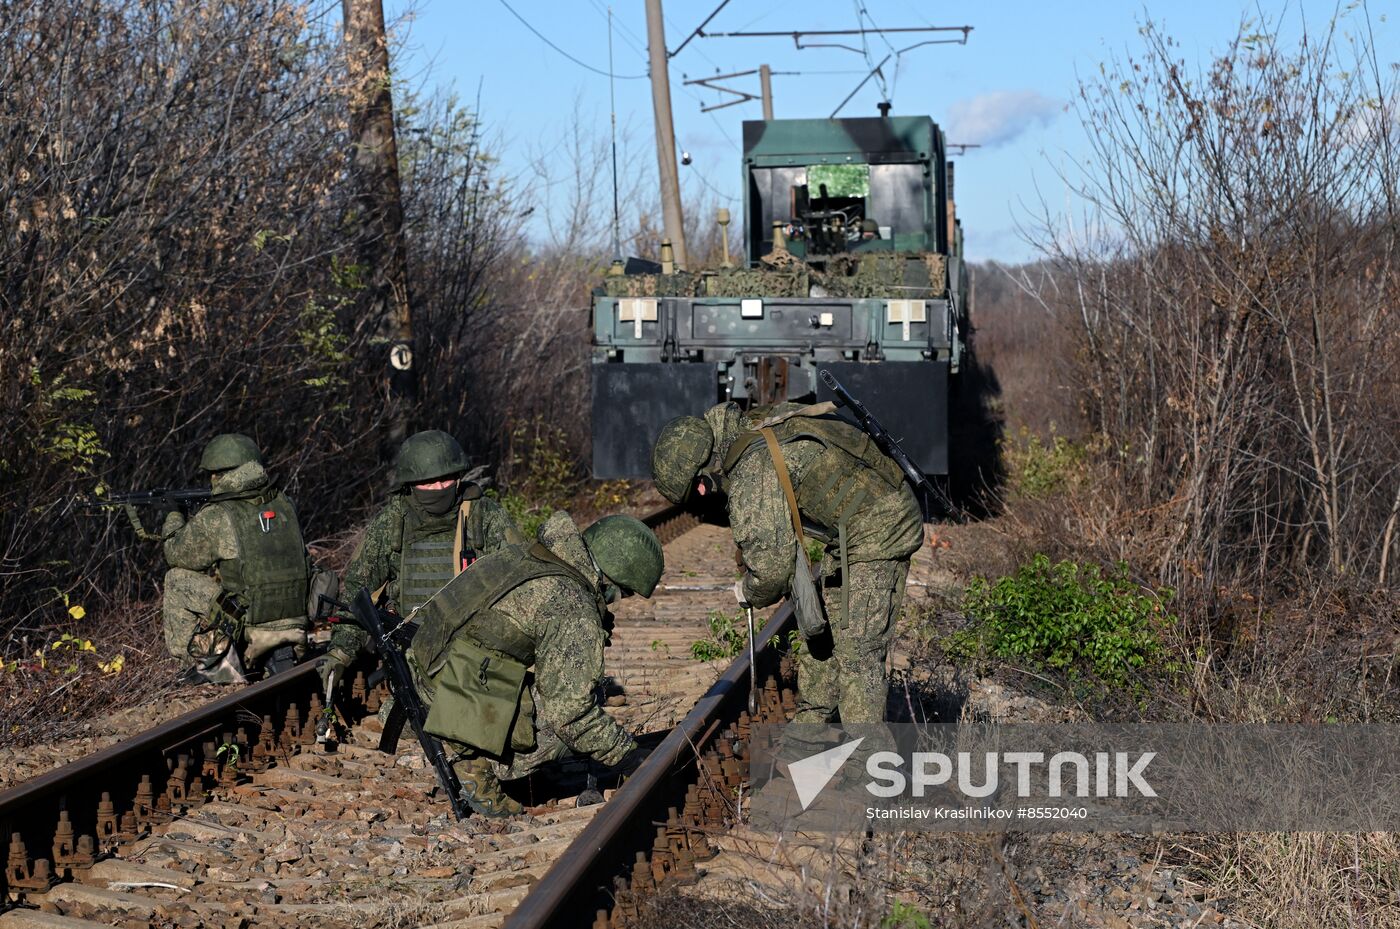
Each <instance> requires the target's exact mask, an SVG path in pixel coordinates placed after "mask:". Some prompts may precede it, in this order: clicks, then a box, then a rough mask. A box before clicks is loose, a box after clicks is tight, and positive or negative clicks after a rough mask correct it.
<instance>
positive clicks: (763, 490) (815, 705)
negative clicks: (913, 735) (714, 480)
mask: <svg viewBox="0 0 1400 929" xmlns="http://www.w3.org/2000/svg"><path fill="white" fill-rule="evenodd" d="M795 409H797V406H796V405H795V404H783V405H780V406H778V407H774V408H772V409H769V410H764V411H762V413H761V414H757V413H755V414H749V415H748V416H745V415H744V414H741V413H740V412H739V409H738V407H737V406H736V405H735V404H733V403H728V404H719V405H718V406H715V407H712V408H711V409H710V410H709V411H707V412H706V414H705V421H706V422H707V423H709V425H710V428H711V430H712V431H713V433H714V447H715V451H716V453H717V456H718V459H719V460H720V461H724V460H725V459H726V457H727V456H728V455H729V453H730V451H731V446H732V445H733V443H734V441H735V439H736V438H738V437H739V435H740V433H741V431H742V430H744V429H745V428H751V427H753V426H754V425H756V422H755V420H756V419H757V418H759V417H760V415H764V416H766V415H776V414H782V413H785V412H792V411H794V410H795ZM851 428H852V429H854V427H851ZM781 447H782V453H783V457H784V459H785V460H786V462H787V467H788V472H789V474H790V475H791V479H792V483H793V485H794V487H795V488H797V489H798V497H799V499H801V498H802V496H803V495H802V493H801V488H802V487H803V485H804V482H806V481H808V480H815V479H817V477H818V475H817V474H816V473H815V472H814V471H813V469H814V467H815V466H816V465H817V463H818V461H819V459H821V458H823V456H824V455H825V454H826V453H827V449H826V447H825V446H824V445H823V444H822V443H821V442H819V441H815V440H813V439H809V438H796V439H793V440H792V441H785V442H782V443H781ZM849 466H850V467H852V468H857V467H862V466H861V465H860V464H858V463H857V462H856V461H855V460H854V459H850V465H849ZM819 476H820V478H821V479H823V480H826V479H829V478H830V477H831V476H832V475H830V474H827V473H821V474H820V475H819ZM724 484H725V490H726V492H727V493H728V495H729V522H730V526H731V527H732V529H733V532H734V541H735V542H736V543H737V544H738V546H739V550H740V553H741V555H742V557H743V561H744V566H745V568H747V572H746V574H745V576H744V580H743V591H744V595H745V599H746V600H747V601H748V602H749V603H752V604H753V605H754V606H767V605H769V604H771V603H774V602H776V601H778V600H779V599H781V598H782V597H783V596H784V595H785V594H786V593H787V591H788V588H789V585H790V584H791V582H792V572H793V566H794V551H795V550H794V548H793V546H794V544H795V539H794V534H793V527H792V518H791V515H790V513H789V509H788V504H787V498H786V497H785V495H784V494H783V489H782V486H781V484H780V483H779V481H778V472H777V470H776V469H775V468H774V467H773V460H772V458H771V457H770V455H769V453H768V450H767V448H766V446H765V443H763V442H762V441H758V442H756V443H754V444H753V445H752V446H750V447H749V448H748V449H747V450H746V451H745V452H744V453H743V454H741V455H740V456H739V458H738V460H737V461H736V462H734V463H733V464H732V467H731V468H730V470H729V471H728V473H726V474H725V477H724ZM804 515H806V514H804ZM828 528H834V527H828ZM922 541H923V516H922V513H921V511H920V509H919V505H918V502H917V501H916V500H915V498H914V494H913V492H912V491H911V490H910V489H909V487H908V486H907V485H904V484H902V483H901V484H900V485H899V486H898V488H897V489H895V488H891V489H890V490H889V491H888V492H886V493H884V494H883V495H880V496H875V497H874V498H873V499H869V500H867V501H866V502H864V503H863V504H861V506H860V507H859V508H858V509H857V510H856V511H855V513H854V514H853V515H852V516H851V517H850V518H849V519H848V521H847V525H846V553H845V561H846V567H847V571H848V574H849V576H842V573H841V570H840V568H841V560H840V550H839V546H838V542H837V540H835V539H833V540H832V541H831V542H829V543H828V544H827V546H826V552H825V555H824V557H823V558H822V563H821V575H822V599H823V602H824V605H825V607H826V614H827V619H828V621H829V622H830V625H831V637H832V651H831V655H830V656H829V657H826V656H823V657H821V658H818V657H815V656H814V655H813V654H812V650H811V649H807V648H804V649H803V650H802V652H801V654H799V655H798V657H797V672H798V708H797V715H796V717H795V718H794V722H801V723H821V722H830V721H831V720H832V719H833V718H834V717H835V716H836V715H837V714H838V713H839V714H840V717H841V721H842V722H843V723H869V722H880V721H883V719H884V717H885V695H886V690H887V687H888V678H887V675H886V672H885V657H886V654H887V653H888V651H889V646H890V641H891V640H892V638H893V636H894V631H895V623H896V620H897V619H898V615H899V611H900V608H901V607H902V605H903V601H904V583H905V579H906V578H907V577H908V573H909V559H910V558H911V557H912V556H913V554H914V552H916V551H918V549H919V546H920V544H922ZM847 604H849V608H850V615H849V616H848V615H846V612H845V606H846V605H847Z"/></svg>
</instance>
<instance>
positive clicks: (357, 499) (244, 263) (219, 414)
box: [0, 0, 506, 652]
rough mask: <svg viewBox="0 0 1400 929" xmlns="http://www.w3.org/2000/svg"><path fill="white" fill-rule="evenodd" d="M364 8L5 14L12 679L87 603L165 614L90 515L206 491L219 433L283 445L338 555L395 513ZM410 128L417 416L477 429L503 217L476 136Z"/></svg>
mask: <svg viewBox="0 0 1400 929" xmlns="http://www.w3.org/2000/svg"><path fill="white" fill-rule="evenodd" d="M339 6H340V5H339V4H338V3H334V2H332V0H246V2H240V3H237V4H231V5H230V4H224V5H210V4H204V3H197V2H194V0H135V2H129V3H119V2H114V0H56V2H49V3H19V4H6V5H3V6H0V190H3V191H4V196H3V197H0V209H3V211H4V222H3V225H2V226H0V319H3V327H4V333H5V334H4V338H3V340H0V435H3V436H4V437H5V440H4V447H3V449H0V615H3V616H4V617H5V619H4V620H3V625H0V631H3V632H4V633H6V634H8V638H7V639H6V640H5V642H4V650H5V651H7V652H13V651H14V650H15V649H17V648H18V646H19V643H20V640H21V637H22V636H24V635H26V634H32V635H38V634H39V632H40V629H41V627H43V626H45V625H47V624H52V623H54V622H56V621H59V620H64V621H66V620H67V617H66V616H65V615H64V608H65V607H67V606H68V605H69V604H70V603H74V604H83V605H85V606H86V609H87V611H88V612H89V614H90V615H94V616H96V615H98V614H99V611H101V610H102V608H103V607H104V606H110V607H115V606H116V605H118V604H123V603H127V602H130V601H133V600H141V599H143V598H149V597H150V595H151V594H152V593H153V590H152V585H151V579H152V578H153V577H154V576H156V574H157V572H158V567H159V565H158V561H157V559H158V553H157V552H156V551H155V550H154V548H153V547H150V546H138V544H137V543H134V540H133V539H132V537H131V534H130V531H129V529H128V528H127V527H126V525H125V521H124V520H121V519H120V518H119V517H117V516H114V515H108V516H103V515H100V514H99V515H96V516H93V515H91V514H86V513H84V512H83V511H82V509H81V507H80V506H79V505H78V501H79V500H80V499H81V498H83V497H87V496H90V495H92V494H93V493H94V492H95V491H97V490H98V489H99V488H100V487H107V488H118V489H125V488H128V487H133V486H137V487H139V486H148V487H149V486H169V485H180V484H186V483H193V482H194V481H195V480H196V475H195V474H194V471H193V462H194V460H195V458H196V454H197V449H198V448H199V446H200V445H201V444H202V443H203V442H204V441H206V440H207V439H208V438H209V437H210V436H212V435H214V434H216V433H218V432H225V431H239V432H245V433H248V434H250V435H252V436H254V437H255V438H256V439H257V440H258V442H259V443H260V444H261V445H262V447H263V448H264V450H265V453H266V457H267V458H268V460H269V463H270V465H271V469H272V471H273V472H274V475H275V477H276V478H277V479H279V480H280V481H281V482H282V483H283V484H284V485H286V486H288V487H289V488H290V490H291V492H292V494H293V496H294V498H295V499H296V500H297V502H298V506H299V512H300V515H301V517H302V523H303V527H304V528H305V529H306V530H307V532H308V536H309V537H311V538H316V537H320V536H326V535H330V534H332V533H336V532H341V531H343V529H344V528H345V525H344V524H345V522H346V519H345V517H346V514H347V513H350V512H353V510H354V508H356V507H362V506H364V505H366V504H368V503H370V502H371V501H372V499H373V498H374V497H375V496H377V491H378V489H379V487H378V480H379V479H380V478H381V477H382V475H383V469H382V467H381V465H380V463H381V461H382V457H381V455H382V450H381V448H380V444H381V443H380V436H381V434H382V432H383V430H382V429H381V426H382V425H383V421H384V410H385V406H386V404H385V398H384V396H383V380H384V378H383V362H384V358H383V355H384V346H383V344H382V337H380V336H378V333H379V332H380V331H381V328H382V327H381V325H380V323H381V320H379V319H377V318H376V317H375V310H374V309H373V308H372V307H370V306H368V303H369V301H368V299H367V297H368V294H367V288H366V286H365V285H366V281H367V280H368V276H367V270H366V269H365V268H364V267H362V266H361V265H359V264H357V253H355V252H352V251H351V248H352V246H354V245H355V244H357V240H358V239H359V238H362V236H359V235H358V233H357V230H358V229H359V226H357V223H358V222H359V219H358V214H357V212H356V209H357V203H356V201H355V199H354V190H353V186H352V184H351V183H350V177H349V172H348V170H347V158H346V153H347V151H348V134H347V130H348V126H347V122H348V113H349V106H348V101H347V91H346V90H345V88H346V86H347V80H346V76H345V75H346V68H345V52H344V49H343V48H342V45H341V40H340V37H339V34H338V30H339V15H338V11H339ZM401 99H404V100H405V102H407V98H406V97H403V96H402V95H401ZM399 119H400V127H399V128H400V135H401V138H402V139H404V140H405V141H404V143H403V144H402V145H401V148H400V154H401V159H402V161H403V163H404V165H405V172H404V175H405V177H404V187H405V199H406V211H407V226H408V236H409V239H410V242H409V248H410V253H411V254H413V255H414V256H415V265H414V267H413V268H412V270H413V271H414V272H415V274H416V275H417V278H418V282H419V287H418V292H419V294H420V295H421V300H420V304H421V305H420V306H418V307H417V310H418V311H419V314H420V317H421V328H420V333H419V335H420V338H421V339H422V340H423V342H424V353H425V354H426V355H427V364H426V365H425V367H427V369H428V370H430V371H432V372H434V373H435V374H436V376H437V377H439V378H442V381H443V383H442V385H441V387H442V389H441V390H436V391H434V392H433V393H432V394H431V396H430V398H429V399H428V400H427V401H425V403H424V404H423V406H422V409H421V410H419V411H417V413H418V415H419V416H421V418H422V420H423V421H424V422H425V423H431V424H433V425H440V424H445V425H447V427H448V428H454V419H459V418H461V410H462V406H461V404H465V403H468V402H469V400H468V399H466V398H468V397H469V394H470V392H469V391H468V390H466V389H465V387H464V384H466V383H468V382H467V380H466V376H465V375H464V374H462V373H460V369H459V365H458V363H457V362H458V361H459V360H460V359H461V357H462V356H464V355H466V354H468V353H469V352H470V350H471V348H472V345H471V340H472V333H471V329H470V327H471V325H472V322H473V319H474V315H475V312H476V310H477V308H478V307H479V306H480V304H481V303H482V299H483V298H482V291H483V288H484V282H485V277H486V269H487V268H489V267H490V266H491V265H492V263H493V262H496V261H498V260H499V259H500V256H501V254H502V252H503V249H504V243H505V241H506V240H505V239H504V238H503V237H502V236H501V235H500V234H499V230H500V229H501V228H502V222H501V221H500V216H501V208H500V206H499V204H500V203H501V197H502V192H501V191H500V190H499V189H498V188H497V187H496V186H495V185H494V183H493V181H494V178H491V177H488V175H489V174H490V170H489V166H490V164H491V158H490V155H489V152H488V151H486V148H485V146H484V145H483V144H482V141H481V138H480V135H479V133H478V132H477V130H476V126H475V123H474V118H473V116H472V115H471V114H469V113H467V112H465V111H463V110H462V109H461V108H460V107H458V106H456V105H454V104H451V103H449V102H447V101H445V100H442V99H435V100H427V101H422V102H419V101H416V100H415V101H412V102H411V105H406V106H404V107H403V109H402V111H401V112H400V114H399ZM379 312H381V313H382V310H380V311H379ZM454 414H455V415H454ZM347 462H349V464H348V465H347Z"/></svg>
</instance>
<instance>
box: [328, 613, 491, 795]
mask: <svg viewBox="0 0 1400 929" xmlns="http://www.w3.org/2000/svg"><path fill="white" fill-rule="evenodd" d="M350 614H351V620H352V621H353V622H354V623H355V625H357V626H359V627H360V628H361V629H363V630H364V631H365V632H367V633H369V637H370V641H371V642H373V643H374V648H375V650H376V651H377V652H379V659H380V661H381V662H383V668H384V677H385V680H387V681H388V682H389V691H390V693H392V694H393V695H394V705H393V707H392V708H391V709H390V710H389V719H388V720H387V721H386V722H385V723H384V732H383V734H382V735H381V736H380V737H379V750H380V751H381V752H393V751H394V750H395V749H396V748H398V744H399V735H400V734H401V733H402V732H403V724H404V722H405V720H406V721H407V722H408V723H409V724H410V725H411V726H413V734H414V735H416V736H417V737H418V744H419V745H421V746H422V747H423V754H425V755H427V756H428V762H429V763H430V764H431V765H432V766H433V773H434V774H436V775H437V782H438V785H439V786H440V787H442V789H443V791H444V792H445V793H446V794H447V799H448V801H449V802H450V803H451V804H452V814H453V815H454V816H456V817H457V819H459V820H461V819H466V818H467V812H468V810H467V808H466V805H465V804H464V803H463V802H462V784H461V782H460V781H458V780H457V772H456V771H454V770H452V763H451V762H450V761H449V760H448V758H447V750H446V749H445V748H444V747H443V745H442V741H441V740H439V739H438V737H437V736H435V735H433V734H431V733H429V732H428V731H427V730H425V729H424V728H423V726H424V725H425V724H426V723H427V720H428V708H427V707H426V706H424V705H423V698H422V697H420V696H419V695H418V689H417V688H416V687H414V686H413V672H412V670H411V669H410V668H409V667H408V659H407V658H405V657H404V654H403V649H402V647H401V646H400V642H399V637H398V636H396V634H395V633H396V632H397V631H398V627H399V625H400V624H398V623H395V624H394V626H393V627H392V628H389V629H385V627H384V616H385V614H384V613H382V612H380V610H379V608H378V607H377V606H375V605H374V601H373V600H371V599H370V596H369V591H368V590H365V589H364V588H361V589H360V592H359V593H358V594H356V595H355V599H354V602H353V603H351V605H350Z"/></svg>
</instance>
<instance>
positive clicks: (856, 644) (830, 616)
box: [793, 560, 909, 724]
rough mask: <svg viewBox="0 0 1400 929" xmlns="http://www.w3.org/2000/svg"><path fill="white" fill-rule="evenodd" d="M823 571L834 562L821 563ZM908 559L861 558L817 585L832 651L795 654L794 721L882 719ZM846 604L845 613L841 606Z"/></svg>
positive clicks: (820, 721) (828, 570) (864, 720)
mask: <svg viewBox="0 0 1400 929" xmlns="http://www.w3.org/2000/svg"><path fill="white" fill-rule="evenodd" d="M824 567H825V568H826V569H827V570H826V571H824V572H823V573H824V574H828V575H829V574H830V573H832V569H833V568H834V565H825V566H824ZM908 576H909V562H908V561H907V560H900V561H864V562H857V563H855V564H852V565H850V576H849V577H842V578H840V579H839V583H832V580H831V579H830V577H828V578H827V579H826V583H825V584H824V585H823V589H822V600H823V602H824V604H825V606H826V615H827V620H828V622H829V623H830V624H831V640H832V648H831V654H830V655H829V656H827V657H825V658H822V659H818V658H814V657H813V656H812V653H811V651H810V650H808V649H805V648H804V649H803V650H802V651H801V653H800V654H798V656H797V713H796V715H795V716H794V717H793V722H795V723H827V722H832V721H834V719H835V717H836V716H837V715H838V714H839V715H840V717H841V722H842V723H845V724H850V723H878V722H883V721H884V719H885V696H886V693H887V691H888V690H889V675H888V674H887V673H886V671H885V656H886V655H887V654H888V653H889V649H890V642H891V641H892V640H893V638H894V631H895V623H896V621H897V620H898V618H899V612H900V609H901V608H902V607H903V605H904V582H905V580H906V579H907V578H908ZM847 602H849V603H850V615H849V616H847V615H845V611H844V609H843V607H844V606H845V604H846V603H847Z"/></svg>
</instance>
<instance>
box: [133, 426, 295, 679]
mask: <svg viewBox="0 0 1400 929" xmlns="http://www.w3.org/2000/svg"><path fill="white" fill-rule="evenodd" d="M199 469H200V470H201V471H204V472H206V473H208V475H209V483H210V489H211V491H212V495H211V497H210V500H209V503H208V504H206V505H205V506H203V507H202V508H201V509H199V510H198V511H197V512H196V513H195V514H194V515H193V516H192V517H190V518H189V520H188V521H187V520H186V519H185V516H184V514H182V513H180V512H178V511H175V512H171V513H170V514H169V515H168V516H166V518H165V523H164V525H163V526H162V528H161V538H162V539H163V540H164V550H165V560H166V562H167V563H168V564H169V565H170V570H169V571H167V572H166V574H165V596H164V600H163V603H162V607H161V609H162V614H163V619H164V629H165V647H166V648H167V649H168V650H169V652H170V654H172V655H174V656H175V658H176V659H178V660H179V661H181V662H182V663H183V664H185V665H186V676H187V677H188V678H190V679H199V680H206V681H212V682H214V683H219V684H227V683H242V682H243V681H244V680H246V677H245V669H253V668H256V667H257V666H258V665H259V664H263V665H264V670H265V671H266V672H267V673H269V674H272V673H276V672H277V671H281V670H284V669H286V668H289V667H291V666H292V665H293V664H295V663H296V660H297V658H298V657H299V655H300V653H301V652H302V651H303V650H304V647H305V645H306V627H307V599H308V597H307V592H308V585H309V583H310V577H311V574H312V571H313V566H312V564H311V561H310V559H309V558H308V557H307V553H306V543H305V542H304V541H303V540H302V535H301V526H300V525H299V524H298V522H297V513H296V509H295V508H294V507H293V506H292V501H291V500H289V499H287V496H286V494H284V493H282V492H281V491H280V490H278V489H277V488H276V487H274V486H273V485H272V482H271V480H270V479H269V478H268V475H267V471H266V470H264V468H263V464H262V456H261V453H260V452H259V451H258V447H257V445H255V444H254V442H253V440H252V439H250V438H248V437H247V436H245V435H236V434H227V435H220V436H215V437H214V438H213V439H212V440H211V441H210V442H209V444H208V445H207V446H205V449H204V454H203V456H202V457H201V458H200V460H199ZM127 516H128V518H130V519H131V521H132V524H133V527H134V528H135V529H136V530H137V532H138V534H140V535H143V536H147V537H149V534H148V533H146V530H145V528H144V527H143V526H142V525H141V522H140V518H139V517H138V516H137V514H136V511H135V510H134V509H133V508H131V507H129V506H128V507H127ZM264 659H266V660H265V661H264Z"/></svg>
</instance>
